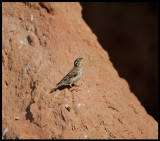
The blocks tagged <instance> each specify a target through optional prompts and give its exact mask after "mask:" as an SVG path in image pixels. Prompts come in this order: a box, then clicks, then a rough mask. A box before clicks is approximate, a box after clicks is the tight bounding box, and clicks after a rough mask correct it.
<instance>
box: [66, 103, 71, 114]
mask: <svg viewBox="0 0 160 141" xmlns="http://www.w3.org/2000/svg"><path fill="white" fill-rule="evenodd" d="M65 108H66V109H67V110H68V111H69V112H70V110H71V108H70V107H69V106H68V104H66V106H65Z"/></svg>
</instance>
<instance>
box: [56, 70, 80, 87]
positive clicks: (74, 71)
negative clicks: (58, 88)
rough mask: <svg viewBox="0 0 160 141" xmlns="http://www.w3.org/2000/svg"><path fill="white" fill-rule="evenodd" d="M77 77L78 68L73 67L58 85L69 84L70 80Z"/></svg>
mask: <svg viewBox="0 0 160 141" xmlns="http://www.w3.org/2000/svg"><path fill="white" fill-rule="evenodd" d="M77 75H78V73H77V68H75V67H73V69H72V70H71V71H70V72H69V73H68V74H67V75H66V76H65V77H64V78H63V79H62V80H61V81H60V82H59V83H58V84H57V85H59V84H62V83H63V82H68V81H69V79H70V78H73V77H76V76H77Z"/></svg>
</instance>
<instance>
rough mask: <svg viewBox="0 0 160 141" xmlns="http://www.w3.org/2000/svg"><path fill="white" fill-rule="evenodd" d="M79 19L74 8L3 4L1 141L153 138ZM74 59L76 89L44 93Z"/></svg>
mask: <svg viewBox="0 0 160 141" xmlns="http://www.w3.org/2000/svg"><path fill="white" fill-rule="evenodd" d="M81 13H82V8H81V6H80V4H79V3H75V2H72V3H71V2H70V3H63V2H61V3H51V2H50V3H47V2H36V3H34V2H23V3H21V2H3V3H2V35H3V36H2V135H3V136H2V138H3V139H157V138H158V123H157V121H155V120H154V119H153V118H152V117H151V116H150V115H148V114H147V112H146V111H145V109H144V107H143V106H142V105H141V103H140V102H139V101H138V99H137V98H136V97H135V95H134V94H133V93H132V92H130V89H129V86H128V83H127V82H126V81H125V80H124V79H122V78H120V76H119V75H118V72H117V71H116V70H115V68H114V67H113V65H112V63H111V61H110V60H109V56H108V54H107V52H106V51H105V50H104V49H103V48H102V47H101V45H100V44H99V43H98V41H97V37H96V36H95V35H94V34H93V33H92V31H91V29H90V28H89V27H88V26H87V24H86V23H85V22H84V20H83V18H82V14H81ZM78 57H83V58H84V59H83V77H82V78H81V79H80V80H79V81H78V82H77V83H78V84H82V86H81V87H72V88H70V89H68V88H64V89H62V90H57V91H55V92H53V93H51V94H50V93H49V92H50V90H51V89H52V88H53V87H54V86H55V85H56V84H57V83H58V82H59V81H60V80H61V79H62V78H63V77H64V76H65V75H66V74H67V73H68V72H69V71H70V70H71V69H72V67H73V62H74V60H75V59H76V58H78ZM66 105H68V106H69V107H70V111H69V110H67V108H66ZM5 129H8V131H7V130H6V132H5V133H4V131H5Z"/></svg>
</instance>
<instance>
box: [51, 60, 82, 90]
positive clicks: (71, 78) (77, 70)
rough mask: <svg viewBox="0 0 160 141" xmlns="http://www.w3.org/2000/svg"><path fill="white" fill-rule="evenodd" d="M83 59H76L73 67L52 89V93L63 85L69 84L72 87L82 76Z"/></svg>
mask: <svg viewBox="0 0 160 141" xmlns="http://www.w3.org/2000/svg"><path fill="white" fill-rule="evenodd" d="M82 59H83V58H82V57H81V58H77V59H76V60H75V61H74V67H73V69H72V70H71V71H70V72H69V73H68V74H67V75H66V76H65V77H64V78H63V79H62V80H61V81H60V82H59V83H58V84H57V85H56V87H55V88H53V89H52V90H51V91H50V93H52V92H53V91H55V90H57V89H58V88H59V87H61V86H67V85H69V86H70V87H72V84H73V83H74V82H76V81H78V80H79V79H80V78H81V77H82Z"/></svg>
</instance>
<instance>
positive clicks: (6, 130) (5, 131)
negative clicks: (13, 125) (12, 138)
mask: <svg viewBox="0 0 160 141" xmlns="http://www.w3.org/2000/svg"><path fill="white" fill-rule="evenodd" d="M7 132H8V128H6V129H5V130H4V132H3V136H5V134H6V133H7Z"/></svg>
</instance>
